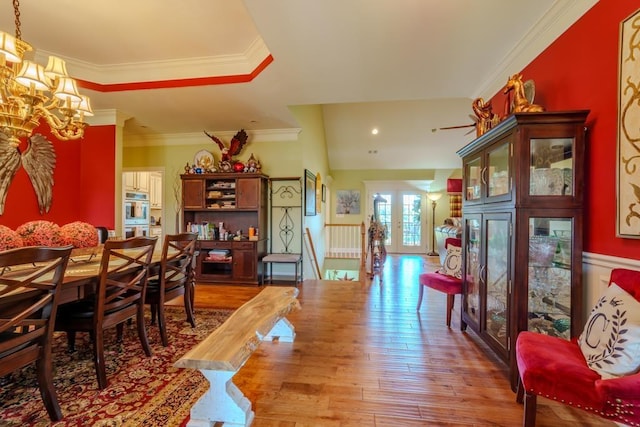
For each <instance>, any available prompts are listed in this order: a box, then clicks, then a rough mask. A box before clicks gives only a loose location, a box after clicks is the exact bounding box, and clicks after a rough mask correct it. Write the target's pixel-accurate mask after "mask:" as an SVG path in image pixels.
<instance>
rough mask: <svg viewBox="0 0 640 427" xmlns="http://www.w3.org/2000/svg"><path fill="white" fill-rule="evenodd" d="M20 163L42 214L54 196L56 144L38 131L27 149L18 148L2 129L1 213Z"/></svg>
mask: <svg viewBox="0 0 640 427" xmlns="http://www.w3.org/2000/svg"><path fill="white" fill-rule="evenodd" d="M20 164H22V165H23V166H24V170H25V171H26V172H27V175H29V179H30V180H31V185H33V189H34V190H35V192H36V196H37V197H38V206H39V207H40V214H41V215H42V214H43V213H45V212H49V209H50V208H51V201H52V199H53V170H54V169H55V166H56V153H55V151H54V149H53V144H51V142H49V141H48V140H47V139H46V138H45V137H44V136H42V135H40V134H39V133H37V134H35V135H33V136H31V137H30V138H29V143H28V145H27V148H26V149H25V150H24V151H23V152H21V151H20V148H19V147H17V146H15V145H14V144H12V143H10V142H9V138H8V137H7V135H5V134H4V133H2V132H0V215H2V214H3V213H4V202H5V200H6V198H7V191H8V190H9V186H10V185H11V181H13V177H14V176H15V175H16V172H18V169H19V168H20Z"/></svg>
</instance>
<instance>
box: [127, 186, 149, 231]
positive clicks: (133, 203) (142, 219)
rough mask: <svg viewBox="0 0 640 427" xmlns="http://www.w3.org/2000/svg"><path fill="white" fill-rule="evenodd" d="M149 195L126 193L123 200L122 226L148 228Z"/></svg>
mask: <svg viewBox="0 0 640 427" xmlns="http://www.w3.org/2000/svg"><path fill="white" fill-rule="evenodd" d="M150 215H151V213H150V210H149V195H148V194H147V193H134V192H126V193H125V199H124V225H125V227H126V226H133V225H138V226H147V227H148V226H149V218H150Z"/></svg>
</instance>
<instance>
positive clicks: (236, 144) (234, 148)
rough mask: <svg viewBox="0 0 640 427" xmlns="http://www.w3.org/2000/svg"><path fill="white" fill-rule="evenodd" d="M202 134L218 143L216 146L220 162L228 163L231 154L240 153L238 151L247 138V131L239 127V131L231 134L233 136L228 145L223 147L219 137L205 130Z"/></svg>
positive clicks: (230, 160)
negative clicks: (220, 158) (220, 157)
mask: <svg viewBox="0 0 640 427" xmlns="http://www.w3.org/2000/svg"><path fill="white" fill-rule="evenodd" d="M204 134H205V135H207V136H208V137H209V138H211V139H212V140H213V141H214V142H215V143H216V144H218V147H220V152H221V156H222V162H229V163H231V162H232V161H233V156H237V155H238V154H240V152H241V151H242V147H244V146H245V144H246V143H247V138H248V135H247V132H245V131H244V129H240V131H239V132H237V133H236V134H235V135H234V136H233V138H231V143H230V144H229V147H225V145H224V144H223V143H222V141H220V139H219V138H217V137H216V136H215V135H211V134H209V133H207V131H206V130H205V131H204Z"/></svg>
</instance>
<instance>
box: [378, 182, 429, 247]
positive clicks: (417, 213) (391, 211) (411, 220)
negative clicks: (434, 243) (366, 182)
mask: <svg viewBox="0 0 640 427" xmlns="http://www.w3.org/2000/svg"><path fill="white" fill-rule="evenodd" d="M376 194H380V195H381V196H382V197H383V198H384V199H385V200H386V202H380V203H379V204H378V215H379V217H380V222H382V223H383V224H385V225H386V227H387V238H386V240H385V248H386V249H387V252H391V253H408V254H417V253H425V252H426V241H427V239H426V237H427V236H425V233H424V227H423V224H426V209H425V208H426V201H425V197H424V193H422V192H420V191H417V190H388V191H385V190H381V191H370V194H369V197H368V200H369V201H370V203H369V204H370V212H371V215H373V198H374V197H375V195H376ZM371 215H370V216H369V218H368V221H370V219H371Z"/></svg>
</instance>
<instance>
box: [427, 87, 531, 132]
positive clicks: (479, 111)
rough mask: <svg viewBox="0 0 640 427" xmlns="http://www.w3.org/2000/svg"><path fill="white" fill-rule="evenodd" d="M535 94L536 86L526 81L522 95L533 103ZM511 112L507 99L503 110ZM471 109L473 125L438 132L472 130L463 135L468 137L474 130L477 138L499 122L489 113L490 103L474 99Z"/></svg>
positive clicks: (511, 108)
mask: <svg viewBox="0 0 640 427" xmlns="http://www.w3.org/2000/svg"><path fill="white" fill-rule="evenodd" d="M535 93H536V86H535V83H534V81H533V80H527V81H526V82H524V94H525V97H526V99H527V101H529V103H530V104H531V103H533V99H534V97H535ZM506 106H508V108H509V109H508V111H509V112H511V111H513V101H512V100H511V99H510V97H509V98H507V102H506V104H505V110H506V109H507V107H506ZM471 108H472V109H473V112H474V113H475V115H473V114H469V117H470V118H471V120H472V121H473V123H471V124H468V125H459V126H445V127H441V128H438V130H450V129H463V128H473V129H471V130H470V131H469V132H467V133H465V135H469V134H470V133H471V132H473V130H474V129H475V130H476V132H477V134H478V136H480V135H482V134H483V133H484V132H486V131H487V130H489V129H490V128H491V127H492V126H493V125H495V124H497V123H498V122H499V121H500V118H499V117H497V116H496V115H495V114H494V113H493V112H492V111H491V101H488V102H485V101H484V100H483V99H482V98H476V99H474V100H473V102H472V103H471ZM487 121H489V122H491V123H490V124H489V126H487ZM431 131H432V132H435V131H436V129H432V130H431Z"/></svg>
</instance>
